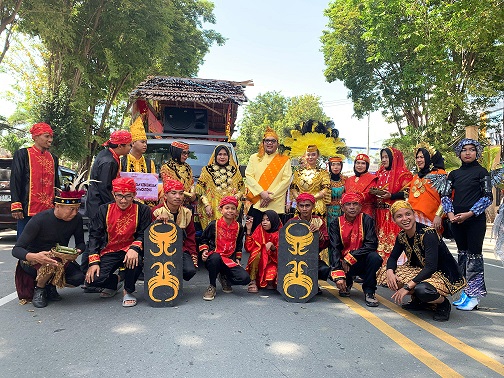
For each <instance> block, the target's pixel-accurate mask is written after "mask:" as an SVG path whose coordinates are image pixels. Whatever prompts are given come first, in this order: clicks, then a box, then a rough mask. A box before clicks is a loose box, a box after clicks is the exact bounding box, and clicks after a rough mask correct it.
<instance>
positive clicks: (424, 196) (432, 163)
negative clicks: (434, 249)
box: [408, 144, 446, 234]
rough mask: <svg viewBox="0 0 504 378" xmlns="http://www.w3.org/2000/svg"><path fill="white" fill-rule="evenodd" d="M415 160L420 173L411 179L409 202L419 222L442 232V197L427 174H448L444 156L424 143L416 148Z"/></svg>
mask: <svg viewBox="0 0 504 378" xmlns="http://www.w3.org/2000/svg"><path fill="white" fill-rule="evenodd" d="M415 161H416V165H417V168H418V173H417V174H416V175H415V176H414V177H413V179H412V180H411V183H410V186H409V196H408V202H409V203H410V204H411V207H412V208H413V210H414V211H415V220H416V221H417V222H419V223H422V224H425V225H427V226H431V227H434V228H435V229H436V231H437V232H438V233H439V234H441V233H442V226H441V216H442V215H443V206H442V205H441V197H440V195H439V193H438V191H437V190H436V189H435V188H434V187H433V186H432V182H431V180H430V179H429V176H427V175H445V176H446V171H445V170H444V159H443V156H442V155H441V153H440V152H439V151H436V150H434V149H433V148H432V147H431V146H429V145H428V144H422V145H419V146H418V147H417V149H416V154H415Z"/></svg>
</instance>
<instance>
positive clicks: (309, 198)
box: [296, 192, 315, 204]
mask: <svg viewBox="0 0 504 378" xmlns="http://www.w3.org/2000/svg"><path fill="white" fill-rule="evenodd" d="M301 201H310V202H311V203H313V204H315V196H314V195H313V194H310V193H306V192H305V193H301V194H300V195H299V196H297V198H296V202H297V203H299V202H301Z"/></svg>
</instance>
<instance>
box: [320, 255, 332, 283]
mask: <svg viewBox="0 0 504 378" xmlns="http://www.w3.org/2000/svg"><path fill="white" fill-rule="evenodd" d="M329 274H331V268H330V267H329V266H328V265H327V264H326V263H325V262H324V261H322V260H320V259H319V261H318V279H319V280H323V281H327V279H328V278H329Z"/></svg>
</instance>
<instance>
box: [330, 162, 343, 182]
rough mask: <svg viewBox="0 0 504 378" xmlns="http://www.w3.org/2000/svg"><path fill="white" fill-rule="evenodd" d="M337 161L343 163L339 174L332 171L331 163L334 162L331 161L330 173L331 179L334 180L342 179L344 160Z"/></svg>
mask: <svg viewBox="0 0 504 378" xmlns="http://www.w3.org/2000/svg"><path fill="white" fill-rule="evenodd" d="M336 163H340V165H341V169H340V173H338V174H336V173H333V172H332V169H331V164H332V163H329V173H330V174H331V180H332V181H339V180H341V171H342V170H343V162H342V161H337V162H336Z"/></svg>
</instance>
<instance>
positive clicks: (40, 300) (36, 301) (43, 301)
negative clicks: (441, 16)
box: [32, 286, 47, 308]
mask: <svg viewBox="0 0 504 378" xmlns="http://www.w3.org/2000/svg"><path fill="white" fill-rule="evenodd" d="M32 303H33V306H34V307H37V308H43V307H46V306H47V296H46V290H45V287H37V286H35V290H34V291H33V299H32Z"/></svg>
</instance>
